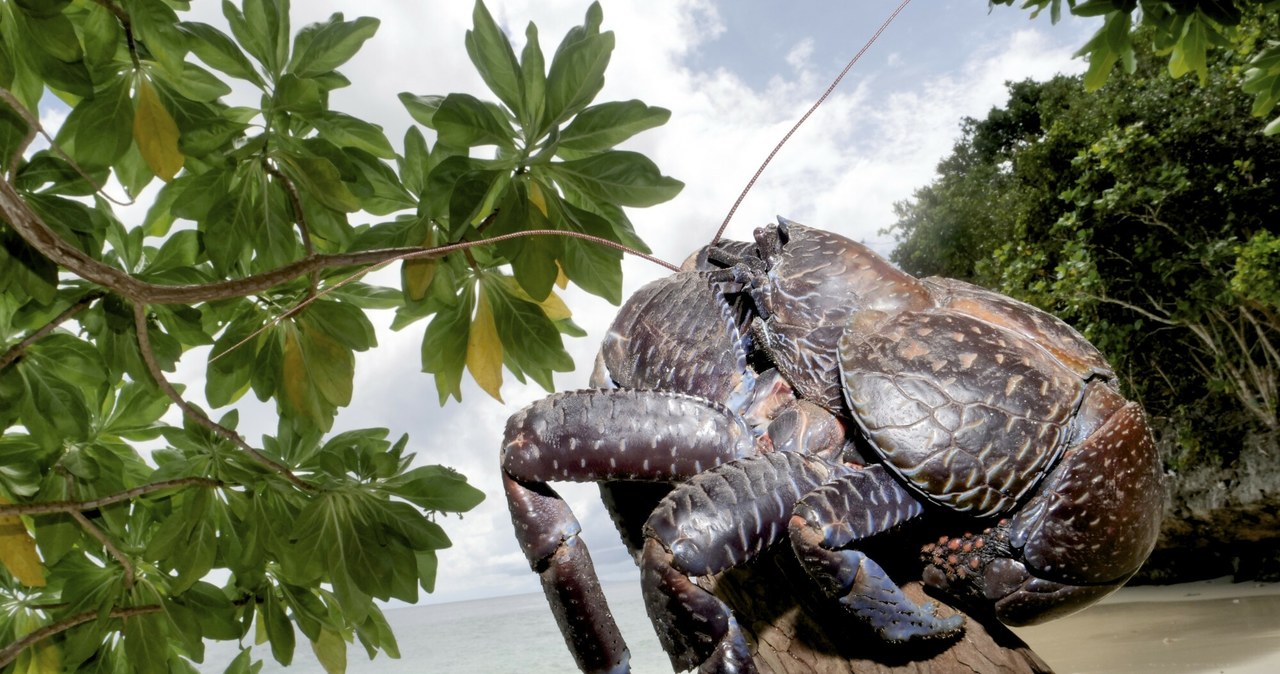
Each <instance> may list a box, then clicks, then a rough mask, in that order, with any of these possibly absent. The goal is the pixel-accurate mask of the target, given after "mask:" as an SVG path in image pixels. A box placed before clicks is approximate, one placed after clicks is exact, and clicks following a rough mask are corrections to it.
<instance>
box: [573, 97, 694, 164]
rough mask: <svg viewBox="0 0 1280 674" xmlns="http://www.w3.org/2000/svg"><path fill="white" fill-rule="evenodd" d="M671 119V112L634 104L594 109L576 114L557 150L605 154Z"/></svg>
mask: <svg viewBox="0 0 1280 674" xmlns="http://www.w3.org/2000/svg"><path fill="white" fill-rule="evenodd" d="M670 118H671V111H670V110H666V109H663V108H655V107H650V106H648V105H645V104H644V103H643V102H641V101H637V100H630V101H610V102H607V103H601V104H600V105H593V106H591V107H589V108H587V109H585V110H583V111H582V112H580V113H578V115H577V117H574V119H573V121H572V122H570V123H569V125H568V126H566V127H565V128H564V130H563V131H561V132H560V141H559V143H558V145H557V147H558V148H560V149H561V150H575V151H577V152H599V151H601V150H608V149H609V148H612V147H613V146H615V145H617V144H618V143H621V142H622V141H624V140H626V139H628V138H630V137H632V136H634V135H635V134H637V133H640V132H641V131H646V130H648V129H652V128H654V127H657V126H662V125H663V124H666V123H667V120H668V119H670Z"/></svg>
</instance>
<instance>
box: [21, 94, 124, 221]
mask: <svg viewBox="0 0 1280 674" xmlns="http://www.w3.org/2000/svg"><path fill="white" fill-rule="evenodd" d="M0 98H3V99H4V101H5V103H8V104H9V107H11V108H13V111H14V112H16V113H18V116H20V117H22V119H23V120H24V121H25V122H26V123H27V126H28V128H30V129H34V130H36V131H38V132H39V133H40V135H41V136H44V138H45V140H47V141H49V149H51V150H53V152H54V154H57V155H58V156H59V157H62V160H63V161H65V162H67V164H68V165H70V166H71V168H72V170H74V171H75V172H76V174H77V175H79V176H80V177H81V178H84V181H85V182H87V183H89V184H90V185H93V191H94V192H97V193H98V194H101V195H102V198H104V199H106V200H107V201H110V202H111V203H113V204H115V205H117V206H132V205H133V204H134V200H133V199H130V200H128V201H121V200H119V199H117V198H115V197H113V196H111V195H110V194H107V190H106V186H105V185H100V184H98V183H97V181H95V180H94V179H93V178H91V177H89V174H88V173H86V172H85V170H84V169H82V168H80V165H79V164H77V163H76V160H74V159H72V158H71V156H70V155H68V154H67V153H66V151H64V150H63V149H62V146H60V145H58V144H57V143H55V142H53V136H50V135H49V132H48V131H45V130H44V127H43V126H42V125H41V124H40V119H39V118H38V117H36V116H35V115H33V114H31V111H30V110H28V109H27V106H25V105H23V104H22V101H19V100H18V98H17V97H16V96H14V95H13V93H12V92H10V91H9V90H8V89H5V88H4V87H0ZM32 138H33V137H32V136H31V135H30V134H28V138H27V139H26V142H24V143H23V144H22V145H21V146H20V147H19V150H18V152H17V153H16V154H15V155H14V156H13V158H12V160H11V161H12V163H11V165H10V167H9V174H10V175H11V176H13V175H14V174H15V173H16V172H17V167H18V157H20V156H21V151H22V150H25V149H26V147H27V145H30V143H31V140H32Z"/></svg>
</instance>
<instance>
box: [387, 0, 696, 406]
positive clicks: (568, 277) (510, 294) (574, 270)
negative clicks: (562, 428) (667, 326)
mask: <svg viewBox="0 0 1280 674" xmlns="http://www.w3.org/2000/svg"><path fill="white" fill-rule="evenodd" d="M601 19H602V15H601V10H600V6H599V4H598V3H596V4H592V5H591V7H590V9H588V10H587V15H586V18H585V20H584V22H583V24H582V25H581V26H577V27H575V28H573V29H571V30H570V31H569V32H568V33H567V34H566V35H565V37H564V39H563V40H562V41H561V42H560V45H559V46H558V47H557V48H556V50H555V52H554V53H553V55H552V57H551V60H550V63H549V64H547V63H546V59H545V57H544V55H543V52H542V48H541V46H540V42H539V37H538V31H537V27H536V26H534V25H533V24H530V25H529V26H528V28H527V29H526V30H525V44H524V48H523V50H522V51H521V54H520V55H519V57H517V56H516V53H515V49H514V48H513V47H512V44H511V42H510V41H509V40H508V39H507V36H506V35H505V34H504V33H503V32H502V31H501V30H500V29H499V28H498V26H497V24H496V23H495V21H494V19H493V17H492V16H491V15H490V14H489V11H488V10H487V9H486V8H485V7H484V5H483V4H479V3H478V4H477V5H476V8H475V12H474V14H473V20H474V28H473V29H472V30H470V31H468V32H467V36H466V47H467V53H468V54H469V55H470V57H471V60H472V62H473V63H474V64H475V66H476V68H477V70H479V72H480V74H481V76H482V77H483V78H484V81H485V83H486V84H488V86H489V88H490V89H491V90H492V91H493V93H494V94H495V95H496V96H497V98H498V101H499V102H491V101H489V102H486V101H481V100H479V99H477V98H475V97H473V96H470V95H467V94H450V95H448V96H444V97H440V96H424V95H416V94H411V93H407V92H406V93H402V94H401V95H400V100H401V101H402V102H403V103H404V105H405V107H406V108H407V109H408V111H409V113H410V115H412V116H413V118H414V120H415V121H417V122H418V123H419V124H421V125H422V126H423V127H426V128H427V129H430V130H432V131H434V132H435V135H436V143H435V145H434V146H432V147H430V148H428V146H427V143H426V142H425V140H424V135H423V134H422V133H421V132H419V131H418V130H417V129H410V130H409V132H408V134H407V135H406V137H405V164H406V166H407V167H409V166H412V167H417V169H416V171H415V172H414V177H415V180H414V184H413V186H412V188H416V191H417V192H418V195H419V197H420V202H419V205H418V217H419V221H418V222H419V223H420V224H419V225H418V226H416V227H415V226H413V225H408V226H407V228H408V229H412V230H413V236H415V237H418V236H421V237H423V238H421V239H419V240H418V242H423V241H425V242H428V243H436V242H450V243H452V242H457V241H469V240H474V239H478V238H481V237H498V236H503V235H508V234H512V233H515V232H519V231H521V230H522V229H539V230H553V231H562V232H569V233H576V234H580V235H589V236H591V237H595V238H596V239H599V240H603V241H605V242H614V243H616V244H621V245H623V246H625V247H627V248H630V249H632V250H638V251H641V252H647V251H648V249H647V248H646V247H645V245H644V243H643V242H642V241H641V240H640V239H639V237H638V236H637V235H636V232H635V229H634V227H633V226H632V224H631V221H630V219H629V218H628V217H627V215H626V213H625V211H624V210H623V207H628V206H630V207H645V206H652V205H655V204H659V203H662V202H664V201H667V200H669V199H671V198H672V197H674V196H675V195H676V194H677V193H678V192H679V191H680V189H681V188H682V186H683V185H682V184H681V183H680V182H679V181H677V180H675V179H672V178H669V177H667V176H664V175H662V174H661V173H660V172H659V170H658V168H657V166H655V165H654V164H653V162H652V161H650V160H649V159H648V158H646V157H645V156H644V155H641V154H639V153H636V152H631V151H627V150H619V149H616V146H617V145H618V144H620V143H622V142H624V141H626V140H628V139H629V138H631V137H632V136H634V135H635V134H637V133H640V132H642V131H645V130H647V129H651V128H653V127H656V126H659V125H661V124H664V123H665V122H666V121H667V119H668V118H669V117H670V114H671V113H670V112H669V111H667V110H664V109H662V108H656V107H652V106H649V105H646V104H644V103H643V102H641V101H637V100H630V101H610V102H605V103H598V104H594V105H593V104H592V101H593V100H594V99H595V97H596V94H598V93H599V91H600V89H601V88H602V87H603V86H604V71H605V68H606V66H607V65H608V63H609V58H610V55H611V54H612V52H613V47H614V36H613V33H612V32H610V31H604V32H601V30H600V24H601ZM477 148H486V149H487V148H492V156H491V157H480V156H476V155H477V152H476V149H477ZM408 173H409V171H408V169H407V168H406V175H408ZM424 229H425V232H423V230H424ZM621 260H622V253H621V252H620V250H619V249H615V248H610V247H605V246H602V245H600V243H599V242H598V241H593V240H587V239H582V238H568V237H554V238H551V237H549V238H539V239H513V240H507V241H503V242H501V243H499V244H497V245H496V246H495V247H494V248H492V249H486V250H483V251H479V250H477V251H474V252H471V253H470V254H469V255H459V254H455V255H451V256H450V257H448V258H445V259H444V260H441V261H435V260H424V261H421V262H419V263H415V264H414V265H413V266H409V265H406V267H405V269H404V274H405V288H406V295H407V298H406V299H407V302H406V307H405V308H404V309H402V310H400V312H399V314H398V316H397V321H396V326H397V327H401V326H404V325H407V324H409V323H411V322H413V321H415V320H417V319H419V318H422V317H424V316H430V317H431V321H430V323H429V325H428V327H427V329H426V335H425V338H424V340H423V347H422V357H423V369H424V370H426V371H428V372H431V373H433V374H435V377H436V385H437V388H438V390H439V393H440V399H441V401H442V402H443V401H444V400H445V399H446V398H447V397H449V396H454V397H457V398H459V399H460V398H461V378H462V370H463V365H464V363H465V366H466V369H467V370H469V371H470V372H471V374H472V376H473V377H474V378H475V380H476V382H477V383H478V384H480V386H481V388H483V389H484V390H485V391H486V392H488V393H489V394H490V395H492V396H494V397H495V398H496V397H498V396H499V388H500V386H501V383H502V378H501V374H502V370H503V367H504V366H505V368H506V369H507V370H508V371H509V372H511V373H512V374H513V375H514V376H515V377H516V378H517V379H518V380H520V381H522V382H523V381H525V378H526V377H528V378H531V379H533V380H534V381H536V382H538V383H539V384H540V385H542V386H543V387H544V388H547V389H548V390H551V388H552V384H551V377H552V373H554V372H562V371H565V370H568V369H570V368H572V365H573V364H572V361H571V360H570V358H569V356H568V353H567V352H565V351H564V349H563V347H562V346H561V338H560V334H570V335H580V334H582V333H581V330H580V329H579V328H578V327H577V326H575V325H574V324H573V322H572V321H571V320H570V319H569V314H568V311H567V310H566V309H565V307H564V304H563V302H561V301H560V300H559V298H558V297H557V296H556V294H555V292H554V289H553V286H556V285H559V286H560V287H564V284H565V283H566V282H573V283H575V284H577V285H578V286H579V287H581V288H582V289H584V290H586V291H587V292H590V293H592V294H595V295H598V296H600V297H604V298H605V299H607V300H609V301H610V302H613V303H614V304H617V303H618V302H620V301H621V294H622V270H621ZM498 268H501V269H502V270H503V271H501V272H497V273H495V271H494V270H495V269H498ZM506 270H509V273H508V272H507V271H506Z"/></svg>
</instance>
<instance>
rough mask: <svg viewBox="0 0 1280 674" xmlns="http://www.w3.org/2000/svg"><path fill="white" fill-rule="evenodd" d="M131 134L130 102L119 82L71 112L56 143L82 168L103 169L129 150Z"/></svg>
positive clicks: (127, 92) (119, 80) (131, 106)
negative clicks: (68, 152)
mask: <svg viewBox="0 0 1280 674" xmlns="http://www.w3.org/2000/svg"><path fill="white" fill-rule="evenodd" d="M132 132H133V102H132V101H131V100H130V98H129V88H128V87H127V86H126V85H125V81H124V80H123V79H118V80H114V81H112V82H111V83H109V84H108V85H107V87H106V88H104V89H102V90H100V91H99V92H97V94H96V95H94V96H93V97H92V98H88V99H85V100H83V101H80V103H79V104H77V105H76V107H75V108H73V109H72V110H71V114H69V115H67V119H66V121H65V122H63V124H62V128H60V129H59V130H58V137H57V142H58V144H59V145H61V146H63V149H68V147H69V149H70V153H71V156H72V157H74V158H75V160H76V162H77V163H78V164H80V165H81V166H83V167H85V168H88V169H95V168H105V167H107V166H110V165H112V164H114V163H115V162H116V160H118V159H119V158H120V157H121V155H123V154H124V152H125V150H127V149H128V148H129V143H130V142H131V141H132V138H133V135H132Z"/></svg>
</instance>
